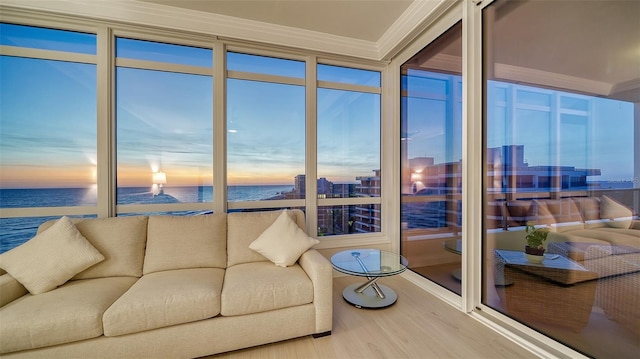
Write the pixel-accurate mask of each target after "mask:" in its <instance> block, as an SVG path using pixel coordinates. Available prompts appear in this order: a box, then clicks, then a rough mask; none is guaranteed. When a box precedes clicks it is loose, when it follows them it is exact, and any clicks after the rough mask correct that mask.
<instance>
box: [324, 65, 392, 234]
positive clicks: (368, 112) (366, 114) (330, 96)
mask: <svg viewBox="0 0 640 359" xmlns="http://www.w3.org/2000/svg"><path fill="white" fill-rule="evenodd" d="M317 72H318V92H317V98H318V101H317V106H318V108H317V113H318V115H317V133H318V135H317V146H318V151H317V164H318V165H317V173H318V178H317V194H318V199H319V204H321V205H323V206H321V207H319V208H318V235H322V236H327V235H339V234H350V233H370V232H380V230H381V225H380V218H381V210H380V204H379V201H378V200H374V201H371V200H366V199H365V200H364V201H361V202H360V203H359V204H355V205H347V204H348V201H343V200H340V199H342V198H361V199H363V198H371V197H374V198H375V197H380V191H381V176H380V173H381V168H380V125H381V124H380V93H381V79H380V72H378V71H368V70H361V69H353V68H346V67H340V66H331V65H324V64H320V65H318V67H317ZM330 204H331V205H330Z"/></svg>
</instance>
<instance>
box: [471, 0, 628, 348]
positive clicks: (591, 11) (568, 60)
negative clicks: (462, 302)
mask: <svg viewBox="0 0 640 359" xmlns="http://www.w3.org/2000/svg"><path fill="white" fill-rule="evenodd" d="M638 18H640V3H639V2H636V1H620V2H617V1H588V2H581V3H579V4H578V3H575V2H566V1H495V2H493V3H492V4H491V5H489V6H488V7H486V8H485V9H484V10H483V15H482V21H483V57H484V62H483V77H484V89H483V91H484V126H485V138H484V141H485V161H484V167H485V169H484V174H485V178H484V206H485V211H484V218H485V221H484V226H485V231H484V239H483V248H484V252H485V253H484V258H486V261H485V262H484V284H483V299H482V300H483V303H484V304H486V305H488V306H490V307H492V308H494V309H496V310H498V311H500V312H502V313H504V314H505V315H507V316H509V317H511V318H513V319H515V320H517V321H519V322H521V323H523V324H525V325H527V326H529V327H531V328H533V329H535V330H537V331H539V332H541V333H543V334H545V335H547V336H549V337H551V338H553V339H555V340H557V341H559V342H561V343H563V344H565V345H567V346H569V347H571V348H573V349H575V350H577V351H579V352H582V353H584V354H585V355H588V356H591V357H597V358H605V357H608V358H614V357H615V358H626V357H632V356H636V355H637V354H638V353H640V221H639V220H638V213H639V212H640V204H639V201H640V180H638V178H639V176H640V173H639V172H640V171H639V169H640V166H639V163H640V158H639V157H640V135H639V130H638V127H639V126H640V118H639V117H638V116H639V112H640V111H639V108H640V89H639V87H638V84H639V81H640V54H639V53H638V49H640V22H639V21H638ZM528 226H529V227H528ZM531 226H532V227H531ZM532 228H536V229H538V231H541V232H542V233H543V234H546V240H545V241H544V242H542V244H541V247H542V248H543V249H544V250H545V253H544V254H543V256H541V257H540V256H538V257H536V256H532V257H531V256H527V255H525V252H524V250H525V246H526V245H527V244H532V245H533V243H528V240H527V238H528V234H529V233H528V232H531V231H532ZM529 237H530V236H529ZM536 246H537V244H536ZM536 258H538V259H539V261H538V262H535V259H536Z"/></svg>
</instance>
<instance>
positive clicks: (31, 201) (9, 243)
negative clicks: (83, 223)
mask: <svg viewBox="0 0 640 359" xmlns="http://www.w3.org/2000/svg"><path fill="white" fill-rule="evenodd" d="M292 190H293V186H292V185H285V186H230V187H229V188H228V189H227V198H228V200H229V201H230V202H236V201H258V200H268V199H275V198H278V196H280V195H282V194H283V193H287V192H291V191H292ZM156 191H157V189H156ZM212 200H213V187H212V186H199V187H168V188H165V189H164V194H163V195H154V191H153V189H152V188H148V187H128V188H119V189H118V191H117V203H118V204H153V203H156V204H157V203H180V202H182V203H197V202H211V201H212ZM96 203H97V194H96V191H95V189H86V188H46V189H43V188H38V189H0V209H1V208H24V207H64V206H95V205H96ZM193 213H194V212H176V213H173V214H193ZM75 217H86V218H91V217H95V215H88V216H75ZM57 218H59V216H53V217H27V218H0V253H4V252H6V251H8V250H9V249H11V248H14V247H16V246H18V245H20V244H22V243H24V242H25V241H27V240H29V239H30V238H32V237H33V236H35V234H36V232H37V229H38V227H39V226H40V224H42V223H43V222H46V221H48V220H52V219H57Z"/></svg>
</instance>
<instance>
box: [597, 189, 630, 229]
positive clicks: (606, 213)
mask: <svg viewBox="0 0 640 359" xmlns="http://www.w3.org/2000/svg"><path fill="white" fill-rule="evenodd" d="M600 218H602V219H608V220H609V221H607V222H606V224H607V225H608V226H609V227H613V228H629V227H630V226H631V222H632V221H633V212H632V211H631V209H629V208H627V207H626V206H624V205H623V204H621V203H619V202H617V201H615V200H614V199H611V198H610V197H607V196H602V198H601V199H600Z"/></svg>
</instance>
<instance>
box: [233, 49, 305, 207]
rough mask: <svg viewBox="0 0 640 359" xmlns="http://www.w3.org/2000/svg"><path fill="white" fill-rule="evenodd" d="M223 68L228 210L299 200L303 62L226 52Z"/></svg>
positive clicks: (302, 172)
mask: <svg viewBox="0 0 640 359" xmlns="http://www.w3.org/2000/svg"><path fill="white" fill-rule="evenodd" d="M227 68H228V74H227V76H228V79H227V200H228V201H229V202H230V203H229V208H240V207H243V206H248V204H243V203H234V202H247V201H261V200H271V201H274V200H292V199H301V198H304V197H305V192H304V187H301V186H300V185H299V183H298V181H296V177H298V176H302V177H304V175H305V143H306V141H305V128H306V126H305V123H306V116H305V108H306V107H305V86H304V85H305V63H304V62H303V61H295V60H286V59H278V58H272V57H265V56H257V55H248V54H242V53H235V52H229V53H227ZM277 203H278V204H279V203H280V202H277ZM261 206H269V205H267V204H262V205H261Z"/></svg>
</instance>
